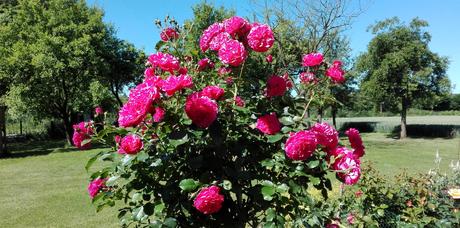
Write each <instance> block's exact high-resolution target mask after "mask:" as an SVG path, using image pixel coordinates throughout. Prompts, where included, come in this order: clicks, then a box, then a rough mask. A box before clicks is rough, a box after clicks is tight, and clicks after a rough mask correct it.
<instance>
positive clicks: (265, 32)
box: [247, 24, 275, 52]
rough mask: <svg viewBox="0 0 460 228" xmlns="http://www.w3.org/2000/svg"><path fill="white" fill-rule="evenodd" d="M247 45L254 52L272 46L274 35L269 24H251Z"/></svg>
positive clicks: (264, 50)
mask: <svg viewBox="0 0 460 228" xmlns="http://www.w3.org/2000/svg"><path fill="white" fill-rule="evenodd" d="M247 40H248V45H249V47H250V48H252V50H254V51H256V52H266V51H268V49H270V48H271V47H272V46H273V43H274V42H275V37H274V36H273V32H272V30H271V28H270V26H268V25H265V24H259V25H256V26H253V27H252V28H251V31H250V32H249V34H248V36H247Z"/></svg>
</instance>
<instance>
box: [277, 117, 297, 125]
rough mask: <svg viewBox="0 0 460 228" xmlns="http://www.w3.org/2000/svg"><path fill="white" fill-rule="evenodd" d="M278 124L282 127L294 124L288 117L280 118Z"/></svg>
mask: <svg viewBox="0 0 460 228" xmlns="http://www.w3.org/2000/svg"><path fill="white" fill-rule="evenodd" d="M280 122H281V123H282V124H283V125H284V126H289V125H293V124H294V123H295V122H294V120H293V119H292V117H290V116H283V117H281V119H280Z"/></svg>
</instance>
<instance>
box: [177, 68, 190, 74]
mask: <svg viewBox="0 0 460 228" xmlns="http://www.w3.org/2000/svg"><path fill="white" fill-rule="evenodd" d="M177 73H179V75H183V74H187V73H188V69H187V67H181V68H179V70H178V71H177Z"/></svg>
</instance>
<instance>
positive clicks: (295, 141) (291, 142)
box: [284, 130, 318, 160]
mask: <svg viewBox="0 0 460 228" xmlns="http://www.w3.org/2000/svg"><path fill="white" fill-rule="evenodd" d="M317 144H318V143H317V141H316V135H315V133H313V132H311V131H305V130H304V131H299V132H296V133H291V134H290V136H289V138H288V139H287V141H286V144H285V148H284V150H285V151H286V156H287V157H288V158H290V159H292V160H305V159H307V158H309V157H310V156H311V155H312V154H313V152H314V151H315V149H316V146H317Z"/></svg>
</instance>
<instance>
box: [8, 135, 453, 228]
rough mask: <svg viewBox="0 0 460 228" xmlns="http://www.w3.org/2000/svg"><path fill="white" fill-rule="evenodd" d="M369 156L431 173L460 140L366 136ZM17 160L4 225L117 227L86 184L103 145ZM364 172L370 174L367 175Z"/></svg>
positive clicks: (38, 149)
mask: <svg viewBox="0 0 460 228" xmlns="http://www.w3.org/2000/svg"><path fill="white" fill-rule="evenodd" d="M363 140H364V143H365V145H366V149H367V154H366V155H365V157H364V161H372V162H373V163H374V164H375V167H376V169H377V170H379V171H381V172H382V173H384V174H387V175H393V174H396V173H398V172H399V171H400V170H401V169H407V170H408V171H409V172H410V173H416V172H427V171H428V170H429V169H430V168H432V167H433V166H434V163H433V160H434V158H435V154H436V151H437V150H438V151H439V154H440V155H441V157H442V162H441V165H442V168H443V170H448V165H449V163H450V161H451V160H455V159H458V156H459V155H458V153H459V152H458V151H459V143H460V138H453V139H443V138H434V139H422V138H416V139H412V138H409V139H405V140H395V139H393V138H391V137H387V136H386V135H385V134H382V133H368V134H363ZM11 149H12V150H13V156H12V158H4V159H0V179H1V181H2V182H1V183H2V184H1V185H0V205H2V206H1V207H0V227H116V226H117V224H118V223H117V219H116V210H115V209H105V210H103V211H102V212H100V213H96V212H95V209H94V208H93V207H92V206H91V204H90V200H89V197H88V194H87V192H86V187H87V184H88V174H87V173H86V171H85V169H84V166H85V164H86V161H87V160H88V159H89V157H91V155H93V154H95V153H97V152H99V151H100V150H102V149H92V150H88V151H77V150H75V149H73V148H65V147H64V142H63V141H49V142H34V143H30V144H26V145H24V144H16V145H13V147H11ZM364 175H365V174H364Z"/></svg>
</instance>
